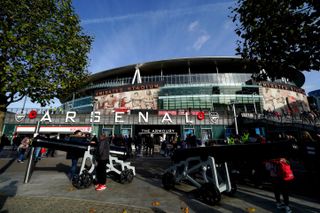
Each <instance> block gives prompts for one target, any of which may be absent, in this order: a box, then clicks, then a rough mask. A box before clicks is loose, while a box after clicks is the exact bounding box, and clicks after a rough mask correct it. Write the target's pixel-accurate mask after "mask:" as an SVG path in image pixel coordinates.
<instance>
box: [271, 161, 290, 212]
mask: <svg viewBox="0 0 320 213" xmlns="http://www.w3.org/2000/svg"><path fill="white" fill-rule="evenodd" d="M265 166H266V169H267V170H268V171H269V172H270V177H271V181H272V185H273V191H274V195H275V199H276V202H277V203H276V205H277V208H278V209H284V210H285V212H286V213H291V212H292V210H291V208H290V207H289V188H290V184H291V182H292V181H293V179H294V175H293V172H292V170H291V167H290V163H289V161H288V160H286V159H285V158H277V159H272V160H270V161H267V162H266V163H265ZM281 195H282V197H283V203H282V202H281V199H280V196H281Z"/></svg>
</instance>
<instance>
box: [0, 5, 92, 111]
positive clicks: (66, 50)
mask: <svg viewBox="0 0 320 213" xmlns="http://www.w3.org/2000/svg"><path fill="white" fill-rule="evenodd" d="M91 42H92V38H91V37H90V36H87V35H84V34H83V33H82V28H81V26H80V21H79V17H78V16H77V15H76V14H75V12H74V9H73V7H72V4H71V0H1V1H0V104H4V105H5V106H8V105H9V104H10V103H12V102H15V101H18V100H20V99H22V98H23V97H24V96H25V95H27V96H28V97H30V98H31V100H32V101H33V102H38V103H40V104H41V105H46V104H49V103H50V100H52V99H53V98H54V97H62V96H64V95H65V94H67V93H70V92H72V91H74V90H76V88H78V87H79V86H80V85H81V84H83V82H84V81H85V79H86V78H87V76H88V75H89V73H88V71H87V61H88V56H87V54H88V52H89V50H90V46H91Z"/></svg>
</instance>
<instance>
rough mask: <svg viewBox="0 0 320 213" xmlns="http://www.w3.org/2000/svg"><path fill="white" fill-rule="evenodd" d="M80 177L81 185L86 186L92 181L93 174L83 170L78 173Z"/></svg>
mask: <svg viewBox="0 0 320 213" xmlns="http://www.w3.org/2000/svg"><path fill="white" fill-rule="evenodd" d="M80 176H81V177H82V178H81V180H82V185H83V187H84V188H88V187H89V186H90V185H91V184H92V182H93V176H92V174H90V173H89V172H88V170H84V171H83V172H82V174H81V175H80Z"/></svg>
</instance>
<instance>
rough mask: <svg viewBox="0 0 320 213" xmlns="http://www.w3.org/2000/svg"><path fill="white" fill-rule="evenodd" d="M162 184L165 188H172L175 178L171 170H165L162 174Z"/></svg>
mask: <svg viewBox="0 0 320 213" xmlns="http://www.w3.org/2000/svg"><path fill="white" fill-rule="evenodd" d="M162 184H163V187H164V188H165V189H166V190H170V189H172V188H174V185H175V178H174V175H173V174H172V173H171V172H166V173H164V174H163V175H162Z"/></svg>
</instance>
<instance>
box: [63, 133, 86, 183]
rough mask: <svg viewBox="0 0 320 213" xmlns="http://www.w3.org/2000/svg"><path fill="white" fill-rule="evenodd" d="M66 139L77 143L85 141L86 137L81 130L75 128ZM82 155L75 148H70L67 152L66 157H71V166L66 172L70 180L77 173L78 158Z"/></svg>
mask: <svg viewBox="0 0 320 213" xmlns="http://www.w3.org/2000/svg"><path fill="white" fill-rule="evenodd" d="M67 141H70V142H72V141H73V142H77V143H85V142H87V139H86V138H85V136H84V135H83V133H82V132H81V130H77V131H75V132H74V133H73V135H70V137H69V138H68V139H67ZM81 157H83V152H79V151H76V150H70V151H68V152H67V159H71V168H70V171H69V173H68V177H69V178H70V180H72V178H73V177H74V175H75V174H76V173H77V168H78V160H79V158H81Z"/></svg>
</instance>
